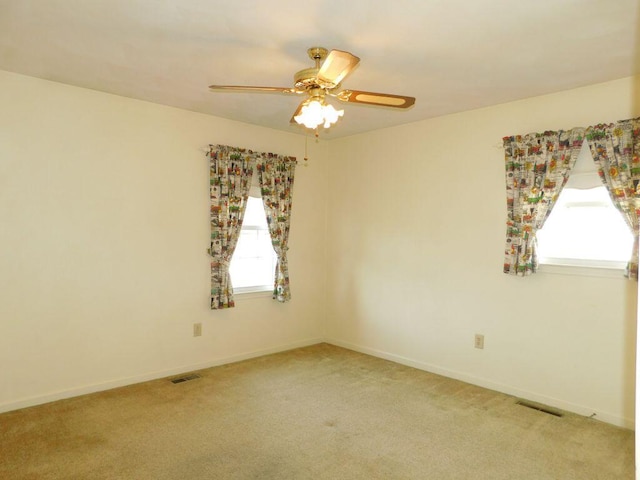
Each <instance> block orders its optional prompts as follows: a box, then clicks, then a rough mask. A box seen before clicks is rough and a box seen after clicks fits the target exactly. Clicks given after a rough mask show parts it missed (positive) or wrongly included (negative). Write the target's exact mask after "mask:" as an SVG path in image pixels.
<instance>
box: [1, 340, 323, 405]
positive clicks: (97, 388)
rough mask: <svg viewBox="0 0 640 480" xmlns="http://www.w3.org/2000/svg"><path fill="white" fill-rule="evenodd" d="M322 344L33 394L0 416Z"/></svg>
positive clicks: (256, 352) (273, 349)
mask: <svg viewBox="0 0 640 480" xmlns="http://www.w3.org/2000/svg"><path fill="white" fill-rule="evenodd" d="M322 342H324V339H322V338H312V339H308V340H302V341H299V342H294V343H290V344H286V345H278V346H275V347H270V348H265V349H261V350H254V351H251V352H245V353H241V354H238V355H233V356H231V357H225V358H217V359H215V360H211V361H208V362H204V363H199V364H193V365H182V366H180V367H176V368H171V369H168V370H161V371H156V372H148V373H144V374H141V375H134V376H131V377H126V378H120V379H117V380H110V381H107V382H101V383H94V384H90V385H84V386H81V387H76V388H71V389H68V390H61V391H57V392H53V393H47V394H44V395H36V396H33V397H29V398H24V399H20V400H17V401H12V402H7V403H3V404H0V413H3V412H10V411H12V410H18V409H21V408H27V407H33V406H35V405H42V404H43V403H49V402H55V401H56V400H63V399H65V398H71V397H77V396H80V395H86V394H89V393H95V392H102V391H104V390H111V389H112V388H118V387H125V386H127V385H133V384H136V383H141V382H147V381H149V380H157V379H159V378H165V377H171V376H174V375H180V374H183V373H186V372H192V371H194V370H202V369H205V368H211V367H217V366H219V365H226V364H229V363H235V362H240V361H242V360H248V359H250V358H256V357H262V356H263V355H270V354H272V353H279V352H285V351H287V350H293V349H294V348H300V347H308V346H310V345H315V344H317V343H322Z"/></svg>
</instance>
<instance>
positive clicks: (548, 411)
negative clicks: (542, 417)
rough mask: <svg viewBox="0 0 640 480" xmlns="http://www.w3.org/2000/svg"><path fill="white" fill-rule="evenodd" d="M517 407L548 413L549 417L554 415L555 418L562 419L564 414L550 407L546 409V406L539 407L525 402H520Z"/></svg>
mask: <svg viewBox="0 0 640 480" xmlns="http://www.w3.org/2000/svg"><path fill="white" fill-rule="evenodd" d="M516 405H522V406H523V407H527V408H531V409H533V410H538V411H539V412H542V413H548V414H549V415H553V416H554V417H562V413H560V412H558V411H557V410H553V409H551V408H549V407H545V406H544V405H539V404H537V403H531V402H525V401H524V400H518V401H517V402H516Z"/></svg>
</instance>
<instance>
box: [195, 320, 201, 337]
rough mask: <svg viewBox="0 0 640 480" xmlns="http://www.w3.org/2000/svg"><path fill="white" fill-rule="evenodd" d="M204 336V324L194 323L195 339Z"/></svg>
mask: <svg viewBox="0 0 640 480" xmlns="http://www.w3.org/2000/svg"><path fill="white" fill-rule="evenodd" d="M201 335H202V324H201V323H194V324H193V336H194V337H199V336H201Z"/></svg>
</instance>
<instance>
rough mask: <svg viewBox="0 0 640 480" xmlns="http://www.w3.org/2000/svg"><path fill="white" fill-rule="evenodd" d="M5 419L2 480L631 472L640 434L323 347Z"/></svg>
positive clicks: (563, 476)
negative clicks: (636, 434)
mask: <svg viewBox="0 0 640 480" xmlns="http://www.w3.org/2000/svg"><path fill="white" fill-rule="evenodd" d="M197 373H199V374H200V376H201V377H200V378H198V379H194V380H191V381H187V382H182V383H178V384H173V383H171V382H170V381H169V380H168V379H164V380H156V381H152V382H146V383H143V384H138V385H134V386H130V387H124V388H119V389H114V390H110V391H107V392H101V393H97V394H92V395H87V396H83V397H77V398H73V399H69V400H63V401H59V402H55V403H50V404H47V405H41V406H37V407H33V408H28V409H24V410H19V411H14V412H8V413H5V414H2V415H0V478H1V479H7V480H18V479H34V480H35V479H37V480H44V479H83V480H84V479H90V480H98V479H127V480H129V479H154V480H161V479H180V480H183V479H184V480H197V479H207V480H211V479H221V480H227V479H230V480H231V479H265V480H271V479H278V480H282V479H287V480H289V479H313V480H316V479H362V480H371V479H385V480H389V479H393V480H395V479H437V480H447V479H456V480H458V479H460V480H468V479H487V480H489V479H490V480H499V479H509V480H516V479H517V480H525V479H531V480H545V479H554V480H571V479H576V480H589V479H602V480H614V479H633V478H634V464H633V456H634V434H633V432H632V431H629V430H625V429H621V428H617V427H614V426H611V425H607V424H604V423H601V422H599V421H596V420H591V419H588V418H584V417H580V416H577V415H573V414H570V413H564V415H563V416H562V417H556V416H553V415H549V414H546V413H543V412H540V411H537V410H532V409H529V408H526V407H523V406H520V405H517V404H516V399H515V398H513V397H510V396H507V395H503V394H499V393H496V392H492V391H490V390H486V389H483V388H479V387H475V386H472V385H468V384H465V383H462V382H458V381H455V380H451V379H447V378H444V377H441V376H438V375H433V374H430V373H426V372H423V371H420V370H416V369H412V368H409V367H405V366H402V365H398V364H395V363H392V362H388V361H385V360H381V359H378V358H374V357H370V356H367V355H362V354H359V353H355V352H352V351H349V350H345V349H342V348H338V347H334V346H331V345H326V344H321V345H315V346H312V347H307V348H301V349H297V350H292V351H289V352H284V353H280V354H275V355H269V356H266V357H261V358H257V359H253V360H248V361H245V362H240V363H236V364H230V365H225V366H221V367H216V368H211V369H207V370H203V371H200V372H197Z"/></svg>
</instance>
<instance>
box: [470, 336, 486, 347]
mask: <svg viewBox="0 0 640 480" xmlns="http://www.w3.org/2000/svg"><path fill="white" fill-rule="evenodd" d="M473 346H474V347H476V348H480V349H483V348H484V335H481V334H479V333H476V338H475V343H474V345H473Z"/></svg>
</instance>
